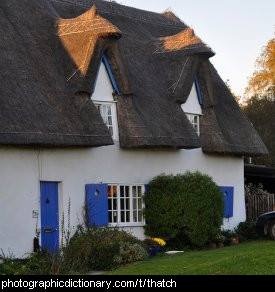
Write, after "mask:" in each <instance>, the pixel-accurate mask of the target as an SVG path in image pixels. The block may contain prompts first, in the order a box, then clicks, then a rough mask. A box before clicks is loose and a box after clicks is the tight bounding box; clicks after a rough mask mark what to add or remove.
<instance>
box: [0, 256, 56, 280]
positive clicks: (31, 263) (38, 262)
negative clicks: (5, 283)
mask: <svg viewBox="0 0 275 292" xmlns="http://www.w3.org/2000/svg"><path fill="white" fill-rule="evenodd" d="M53 263H54V260H53V256H50V255H48V254H46V253H38V254H31V255H30V256H29V257H28V258H26V259H23V260H21V259H14V258H12V257H10V258H7V257H4V258H2V264H0V275H52V274H55V273H54V271H53V267H54V265H53Z"/></svg>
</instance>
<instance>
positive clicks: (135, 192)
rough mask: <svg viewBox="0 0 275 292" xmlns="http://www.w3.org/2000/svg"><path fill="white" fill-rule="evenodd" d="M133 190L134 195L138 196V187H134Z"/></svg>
mask: <svg viewBox="0 0 275 292" xmlns="http://www.w3.org/2000/svg"><path fill="white" fill-rule="evenodd" d="M132 191H133V197H136V196H137V187H133V188H132Z"/></svg>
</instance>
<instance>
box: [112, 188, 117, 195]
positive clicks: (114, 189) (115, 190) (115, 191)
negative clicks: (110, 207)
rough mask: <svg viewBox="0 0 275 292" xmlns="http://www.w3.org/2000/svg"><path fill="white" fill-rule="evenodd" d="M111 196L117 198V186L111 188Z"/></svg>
mask: <svg viewBox="0 0 275 292" xmlns="http://www.w3.org/2000/svg"><path fill="white" fill-rule="evenodd" d="M113 196H114V197H117V186H113Z"/></svg>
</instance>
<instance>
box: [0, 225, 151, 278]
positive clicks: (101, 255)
mask: <svg viewBox="0 0 275 292" xmlns="http://www.w3.org/2000/svg"><path fill="white" fill-rule="evenodd" d="M147 256H148V254H147V252H146V250H145V248H144V247H143V243H142V242H141V241H139V240H138V239H136V238H135V237H133V236H132V235H130V234H128V233H127V232H124V231H121V230H119V229H116V228H92V229H88V230H86V229H84V228H82V227H79V228H78V230H77V232H76V234H75V235H74V236H73V237H72V238H71V240H70V241H69V244H68V246H64V247H63V248H62V250H61V251H60V253H58V254H56V255H54V256H53V255H49V254H47V253H38V254H33V255H31V256H30V257H29V258H27V259H25V260H17V259H13V258H11V257H9V258H7V257H3V256H2V259H1V257H0V260H1V261H2V263H1V262H0V274H2V275H60V274H70V273H75V272H77V273H85V272H89V271H92V270H104V271H105V270H111V269H113V268H116V267H119V266H121V265H124V264H128V263H133V262H136V261H141V260H144V259H145V258H146V257H147Z"/></svg>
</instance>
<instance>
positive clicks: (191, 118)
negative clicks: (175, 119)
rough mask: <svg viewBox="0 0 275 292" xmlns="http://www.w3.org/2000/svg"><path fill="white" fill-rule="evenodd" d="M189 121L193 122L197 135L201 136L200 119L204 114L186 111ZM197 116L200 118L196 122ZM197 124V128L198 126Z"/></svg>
mask: <svg viewBox="0 0 275 292" xmlns="http://www.w3.org/2000/svg"><path fill="white" fill-rule="evenodd" d="M185 114H186V116H187V118H188V120H189V122H190V123H191V125H192V126H193V128H194V130H195V131H196V133H197V135H198V136H200V134H201V132H200V119H201V117H202V115H199V114H192V113H185ZM195 117H197V118H198V122H197V123H195V122H194V118H195ZM195 126H197V130H196V127H195Z"/></svg>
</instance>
